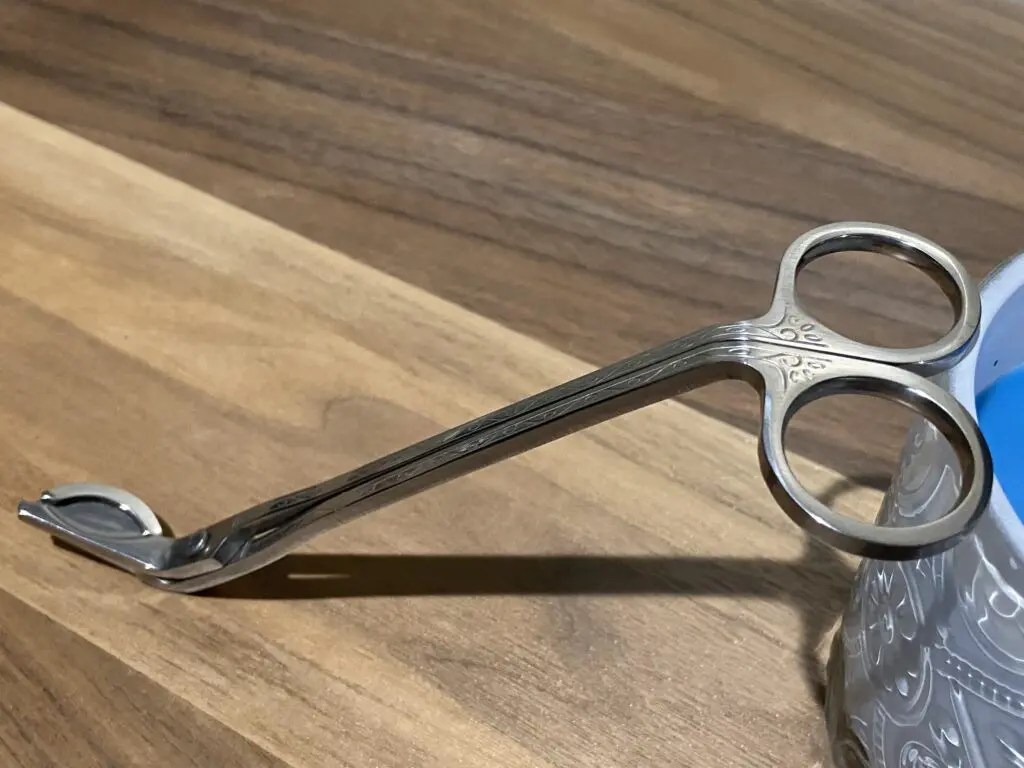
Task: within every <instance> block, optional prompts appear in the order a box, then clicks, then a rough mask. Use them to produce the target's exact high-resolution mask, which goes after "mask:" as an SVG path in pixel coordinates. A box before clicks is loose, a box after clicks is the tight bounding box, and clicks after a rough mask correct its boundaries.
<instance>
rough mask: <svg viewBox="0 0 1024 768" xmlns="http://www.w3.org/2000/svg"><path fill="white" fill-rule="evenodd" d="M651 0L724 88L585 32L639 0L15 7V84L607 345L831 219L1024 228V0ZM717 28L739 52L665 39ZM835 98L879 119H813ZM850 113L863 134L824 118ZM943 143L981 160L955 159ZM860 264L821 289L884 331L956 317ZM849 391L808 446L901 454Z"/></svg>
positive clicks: (662, 324)
mask: <svg viewBox="0 0 1024 768" xmlns="http://www.w3.org/2000/svg"><path fill="white" fill-rule="evenodd" d="M634 5H635V11H636V14H637V18H641V16H642V15H643V14H653V13H657V14H658V16H657V19H658V20H659V23H660V24H661V25H663V26H665V27H666V28H665V29H660V30H655V29H653V28H651V29H650V40H651V45H650V46H649V47H648V46H647V45H646V44H642V43H638V42H637V40H636V39H634V38H630V37H629V36H628V35H627V34H626V33H622V34H621V35H619V36H618V37H617V38H616V39H617V40H618V41H619V42H620V43H621V45H622V46H623V47H622V49H621V50H624V51H626V50H629V51H639V52H640V53H643V54H649V55H651V56H655V57H661V58H659V61H661V60H667V61H668V60H670V63H671V64H672V65H674V66H676V67H682V68H685V69H688V70H689V71H691V72H693V73H695V74H694V77H696V78H706V79H709V80H712V81H714V82H716V83H717V86H718V88H719V92H720V93H721V100H720V101H716V100H715V99H710V98H709V97H708V95H707V93H706V92H702V91H700V89H699V88H697V89H696V90H694V89H693V88H691V86H690V84H689V83H688V82H687V81H686V80H684V79H682V78H681V76H679V75H677V74H669V75H665V76H656V75H655V74H652V72H651V71H650V70H645V69H644V68H642V67H641V66H639V65H638V64H637V63H636V61H635V60H633V59H629V58H628V57H627V56H625V55H619V54H616V53H614V52H608V51H607V50H605V49H602V47H601V44H600V40H598V39H597V38H594V37H591V33H590V31H588V30H589V29H591V28H593V27H594V26H595V25H596V26H598V27H600V28H601V31H602V33H603V34H606V35H609V36H612V37H615V36H616V35H617V34H618V32H617V30H615V29H613V28H611V25H610V23H608V24H606V25H605V26H603V27H601V24H602V21H601V18H602V17H601V13H602V9H605V8H611V9H613V10H614V11H615V12H619V11H622V9H624V8H625V7H626V4H625V3H612V2H602V3H599V4H595V5H593V6H589V7H591V8H592V10H589V11H588V10H580V9H581V8H584V5H581V4H579V3H576V2H571V0H551V1H550V2H549V3H548V4H545V6H544V9H547V10H543V11H542V10H540V9H539V7H537V8H531V6H530V5H529V4H523V3H519V4H517V3H511V4H492V3H477V2H459V1H457V0H431V1H430V2H427V1H425V0H421V1H419V2H415V3H413V2H403V1H401V0H392V1H391V2H388V1H386V0H379V1H378V2H376V3H374V4H372V5H364V4H357V5H352V4H336V3H328V2H324V1H323V0H303V1H302V2H289V3H283V2H274V0H260V1H258V2H256V1H254V2H247V3H244V4H242V3H232V2H227V0H209V1H207V2H198V1H193V2H180V3H174V4H165V3H155V2H142V1H141V0H138V1H134V2H113V0H91V1H90V2H74V3H72V2H70V0H24V1H19V0H8V2H6V3H5V4H4V11H3V13H4V16H5V21H4V23H3V25H2V26H0V99H3V100H6V101H8V102H9V103H11V104H13V105H14V106H17V107H20V108H23V109H26V110H27V111H30V112H32V113H34V114H37V115H40V116H42V117H44V118H46V119H48V120H51V121H53V122H56V123H58V124H62V125H65V126H67V127H70V128H71V129H73V130H75V131H78V132H80V133H82V134H83V135H85V136H87V137H89V138H92V139H94V140H97V141H100V142H102V143H105V144H107V145H108V146H110V147H112V148H114V149H116V150H118V151H120V152H123V153H125V154H127V155H129V156H131V157H134V158H136V159H139V160H141V161H143V162H145V163H148V164H150V165H153V166H155V167H157V168H159V169H160V170H162V171H165V172H167V173H170V174H172V175H175V176H178V177H180V178H182V179H183V180H185V181H187V182H189V183H192V184H195V185H197V186H199V187H201V188H204V189H207V190H210V191H212V192H213V193H214V194H217V195H219V196H221V197H224V198H226V199H228V200H230V201H232V202H234V203H236V204H238V205H241V206H243V207H245V208H247V209H249V210H252V211H254V212H256V213H258V214H260V215H262V216H265V217H268V218H271V219H273V220H275V221H278V222H280V223H281V224H283V225H284V226H287V227H289V228H293V229H296V230H298V231H299V232H302V233H303V234H306V235H308V236H310V237H312V238H315V239H318V240H321V241H323V242H325V243H327V244H329V245H331V246H333V247H336V248H338V249H340V250H344V251H345V252H347V253H349V254H351V255H352V256H354V257H355V258H358V259H361V260H364V261H366V262H368V263H370V264H372V265H374V266H375V267H378V268H380V269H382V270H385V271H387V272H390V273H392V274H395V275H397V276H398V277H400V278H402V279H405V280H408V281H410V282H413V283H416V284H419V285H421V286H423V287H425V288H426V289H428V290H430V291H433V292H435V293H437V294H439V295H441V296H443V297H445V298H447V299H450V300H452V301H455V302H457V303H460V304H462V305H464V306H466V307H468V308H470V309H473V310H474V311H477V312H480V313H482V314H485V315H489V316H492V317H494V318H495V319H498V320H500V321H502V322H504V323H506V324H508V325H509V326H511V327H514V328H516V329H517V330H520V331H522V332H524V333H527V334H531V335H534V336H536V337H539V338H541V339H543V340H545V341H547V342H549V343H551V344H553V345H555V346H557V347H560V348H563V349H566V350H567V351H570V352H571V353H573V354H575V355H578V356H581V357H583V358H585V359H587V360H588V361H589V362H592V363H593V364H594V365H595V366H599V365H604V364H607V363H609V362H611V361H613V360H615V359H617V358H621V357H624V356H626V355H630V354H634V353H636V352H638V351H640V350H642V349H644V348H646V347H649V346H652V345H654V344H658V343H661V342H663V341H665V340H666V339H669V338H672V337H674V336H678V335H682V334H684V333H687V332H689V331H691V330H694V329H696V328H699V327H702V326H705V325H708V324H711V323H716V322H723V321H728V320H738V319H742V318H746V317H750V316H754V315H756V314H759V313H760V312H761V311H762V310H763V309H764V307H765V306H766V305H767V301H768V299H769V297H770V290H771V285H772V282H773V279H774V268H775V265H776V263H777V259H778V257H779V255H780V254H781V251H782V250H783V249H784V248H785V246H786V245H787V244H788V243H789V241H790V240H791V239H792V238H793V237H794V236H796V235H798V234H799V233H800V232H802V231H804V230H805V229H807V228H809V227H811V226H814V225H816V224H818V223H823V222H825V221H830V220H836V219H847V218H857V219H869V220H876V221H883V222H886V223H891V224H895V225H898V226H903V227H906V228H908V229H912V230H915V231H918V232H920V233H921V234H924V235H926V236H928V237H932V238H934V239H936V240H938V241H939V242H940V243H941V244H943V245H944V246H946V247H948V248H950V249H951V250H952V251H953V252H954V253H955V254H956V255H957V256H959V257H960V258H962V259H963V260H964V261H965V263H966V264H967V265H968V267H969V269H970V271H971V272H972V274H974V275H975V276H976V277H978V278H980V277H982V276H983V275H985V274H986V273H987V272H988V271H989V270H990V269H991V268H992V267H993V266H995V264H996V263H997V262H998V261H1000V260H1002V259H1004V258H1006V257H1007V256H1009V255H1011V254H1012V253H1014V252H1015V251H1016V250H1018V249H1019V248H1021V246H1022V245H1024V231H1022V226H1021V225H1022V215H1021V211H1022V209H1024V193H1021V194H1018V193H1017V192H1016V191H1014V189H1016V188H1011V187H1008V186H1007V184H1008V183H1009V182H1006V181H1005V179H1003V180H993V181H992V183H991V184H987V183H986V181H985V176H984V174H985V170H984V169H985V168H986V165H985V164H993V163H995V164H998V165H999V166H1000V167H1001V168H1002V170H1003V171H1005V172H1007V173H1008V174H1011V175H1012V174H1013V173H1016V172H1018V171H1019V170H1020V168H1019V164H1020V158H1021V151H1020V150H1019V146H1018V142H1017V141H1016V140H1015V139H1014V138H1013V136H1014V135H1015V132H1016V131H1019V126H1020V123H1021V121H1022V120H1024V115H1022V107H1024V96H1021V95H1020V91H1019V89H1018V88H1016V86H1015V82H1016V74H1019V72H1018V70H1019V69H1021V66H1022V62H1021V57H1020V56H1019V54H1018V53H1017V51H1018V50H1019V44H1020V39H1021V38H1022V37H1024V10H1021V9H1019V8H1017V7H1015V6H1013V5H1012V4H1009V3H1002V2H986V3H984V4H982V5H981V6H978V5H977V4H973V3H958V2H953V0H935V1H934V2H928V3H918V4H914V5H909V6H905V7H904V6H902V5H901V6H890V5H885V6H883V5H880V4H877V3H871V2H861V3H856V4H852V5H849V4H845V3H789V2H782V1H781V0H779V1H776V2H772V3H767V4H759V5H757V6H756V7H752V6H750V5H749V4H746V3H743V4H738V3H719V2H700V3H690V2H686V3H684V2H679V1H678V0H658V2H646V3H645V2H637V3H635V4H634ZM972 9H973V10H972ZM548 10H550V11H551V13H561V14H562V16H561V20H562V24H561V28H560V29H556V28H555V27H554V26H553V25H552V23H551V21H550V19H551V18H552V16H551V15H550V14H549V13H548ZM622 12H626V11H622ZM652 18H654V17H653V16H652ZM638 23H641V22H638ZM698 28H699V29H705V30H707V31H708V33H709V34H715V35H721V36H723V38H725V39H728V40H729V41H730V42H731V43H735V44H736V45H737V46H739V47H740V48H739V49H738V50H740V51H741V53H740V54H736V55H737V56H741V58H739V59H728V58H727V57H728V56H729V55H731V54H729V53H728V52H724V53H722V54H720V55H721V61H717V60H713V59H710V58H703V59H702V58H699V57H700V56H703V55H704V54H701V53H699V52H698V53H689V52H688V51H687V50H686V49H685V46H683V47H680V49H679V50H675V51H670V52H669V53H668V54H666V53H664V52H663V50H662V49H661V48H660V47H659V46H660V43H658V40H660V39H661V38H660V37H659V35H660V36H662V37H663V36H664V35H666V34H676V33H678V34H679V35H683V34H685V33H689V32H692V31H693V30H695V29H698ZM567 30H568V31H567ZM577 31H578V33H577ZM666 57H668V58H666ZM947 57H952V61H946V60H945V59H946V58H947ZM737 62H738V63H737ZM766 62H767V63H766ZM758 68H767V70H769V71H768V74H769V75H778V76H779V78H781V79H780V80H778V82H781V83H784V84H785V83H789V82H790V80H786V78H790V79H792V78H805V79H806V81H807V82H809V83H811V85H810V86H809V90H808V89H804V90H800V89H799V88H796V87H795V86H794V88H793V89H792V90H780V91H779V92H778V93H777V94H773V97H774V98H775V99H776V101H777V102H778V103H780V104H782V103H785V104H787V105H788V106H787V109H789V110H792V112H793V114H799V113H800V112H801V111H804V112H807V113H808V115H809V116H808V118H807V120H806V129H804V128H799V129H793V128H786V127H780V126H779V125H778V124H777V123H776V122H773V120H772V119H771V118H766V117H764V115H763V114H762V112H760V111H759V109H758V106H757V105H756V104H750V105H749V107H748V105H746V104H745V103H736V102H735V101H734V99H733V94H734V93H739V92H741V91H739V90H737V89H741V88H743V87H744V83H745V80H744V78H747V77H750V76H752V73H755V72H757V71H758ZM830 106H839V107H843V108H857V109H861V110H862V116H863V120H864V121H865V123H863V124H857V123H855V124H850V125H840V124H836V123H830V122H829V119H828V118H827V117H820V116H817V115H815V114H814V113H815V111H816V110H820V109H822V108H825V107H830ZM869 122H870V124H871V125H868V126H867V127H868V128H870V127H871V126H873V125H875V124H876V123H878V124H884V125H885V126H887V127H888V128H891V129H893V130H899V131H902V132H904V133H905V134H909V135H911V136H912V137H914V139H915V140H918V139H919V146H920V150H919V151H920V157H914V158H910V159H908V161H907V163H906V164H903V166H902V167H897V166H896V165H894V164H893V163H892V162H891V161H890V160H891V158H890V157H889V155H887V154H886V151H887V150H886V148H885V147H884V146H882V145H880V144H879V145H877V146H876V145H875V144H873V143H872V142H876V141H881V139H874V138H872V136H874V134H872V133H871V131H870V130H862V129H863V128H864V127H865V125H867V123H869ZM801 125H802V124H801ZM840 129H841V131H840ZM837 132H841V133H842V135H844V136H845V138H844V139H843V141H842V143H843V144H844V145H847V144H848V145H849V146H850V147H851V149H850V150H849V151H846V150H844V149H843V148H840V147H839V146H833V145H832V144H835V142H834V141H831V142H830V141H828V140H825V139H823V136H824V135H826V134H828V133H832V134H835V133H837ZM915 146H916V145H915ZM937 147H938V149H937ZM876 149H877V152H876V151H875V150H876ZM947 151H948V152H952V153H956V156H957V157H958V158H959V159H960V161H962V162H963V163H966V164H971V163H974V162H975V161H976V162H977V166H976V167H977V174H976V175H974V176H972V177H971V178H967V177H964V176H963V175H962V174H960V173H959V171H957V170H955V169H953V170H950V171H948V172H944V171H942V170H941V168H942V167H943V165H942V164H943V163H944V162H945V160H944V157H945V155H942V154H940V152H947ZM910 166H912V167H910ZM971 167H972V168H973V167H974V166H971ZM1008 189H1009V190H1010V191H1007V190H1008ZM1020 189H1021V190H1024V184H1022V185H1021V187H1020ZM858 268H859V269H861V270H862V271H855V270H854V268H853V266H852V265H849V264H846V263H842V264H835V265H832V267H831V268H830V269H829V270H828V273H827V279H826V278H825V277H824V276H822V275H818V274H813V275H810V276H809V279H808V280H807V281H805V282H806V285H802V286H801V287H802V288H805V289H806V291H807V293H808V295H809V296H810V297H811V303H812V305H814V306H815V307H824V308H826V309H827V311H828V313H829V319H833V318H838V319H840V320H843V321H847V327H849V324H851V323H853V324H855V325H856V327H858V328H860V329H861V334H860V338H863V339H867V340H870V341H874V342H878V343H881V342H887V343H893V344H900V345H901V344H909V343H919V342H920V341H923V340H925V339H926V338H927V337H928V336H929V335H932V336H933V335H934V334H930V333H929V332H928V331H929V329H931V328H934V327H935V325H936V323H937V322H940V321H941V320H942V315H941V311H940V310H941V301H942V300H941V298H940V297H939V296H938V294H937V292H935V293H931V292H928V291H925V290H924V289H923V288H921V287H920V284H919V283H918V282H915V281H912V280H910V279H905V278H903V277H901V275H905V274H906V272H905V271H894V270H890V269H889V268H888V267H887V266H884V265H882V266H879V265H877V264H875V263H871V264H868V265H859V266H858ZM822 272H823V274H824V272H825V270H822ZM686 399H687V401H688V402H690V403H692V404H694V405H695V406H697V407H699V408H701V409H703V410H705V411H707V412H710V413H713V414H715V415H716V416H718V417H720V418H722V419H725V420H728V421H730V422H731V423H734V424H739V425H741V426H743V427H744V428H747V429H751V430H752V429H755V428H756V423H757V422H756V419H755V418H754V417H755V411H756V409H757V407H758V406H757V403H756V401H755V400H754V399H752V398H750V397H749V396H747V395H746V394H742V393H740V392H739V391H738V390H736V389H735V388H733V387H732V386H731V385H725V386H716V387H713V388H710V389H705V390H701V391H699V392H695V393H692V394H690V395H687V397H686ZM832 405H833V404H832V403H829V406H830V407H829V408H828V409H825V408H815V409H812V410H814V413H811V414H809V415H808V417H807V418H806V419H803V418H802V417H801V419H800V420H798V422H797V423H796V424H795V425H794V430H795V434H794V439H793V447H794V448H795V449H797V450H800V451H802V452H805V453H808V454H811V455H813V456H814V457H815V458H816V459H818V460H820V461H823V462H825V463H829V464H832V465H833V466H837V467H839V468H841V469H843V470H844V471H847V472H849V473H857V474H877V473H879V472H883V473H884V472H888V471H890V470H891V468H892V464H891V461H892V458H893V453H894V451H895V449H896V446H898V444H899V443H900V441H901V438H902V434H903V430H904V428H905V424H906V422H905V420H902V421H901V420H899V419H896V420H893V419H892V411H891V409H887V408H886V409H880V408H873V407H867V408H865V406H864V405H863V404H860V403H858V404H856V406H854V405H850V404H846V403H835V404H834V407H831V406H832ZM855 408H856V409H855ZM826 410H827V411H828V412H827V413H826V412H825V411H826ZM850 425H852V426H850ZM844 431H845V434H844Z"/></svg>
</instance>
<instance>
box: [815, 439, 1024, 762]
mask: <svg viewBox="0 0 1024 768" xmlns="http://www.w3.org/2000/svg"><path fill="white" fill-rule="evenodd" d="M958 466H959V465H958V463H957V462H956V460H955V457H954V455H953V452H952V449H951V448H950V447H949V444H948V443H947V442H946V441H945V440H944V439H943V438H942V437H941V436H939V435H938V433H937V431H936V430H934V428H933V427H931V425H930V424H929V423H928V422H924V421H922V422H921V423H919V424H917V425H915V428H914V429H913V430H912V431H911V433H910V435H909V436H908V439H907V443H906V445H905V447H904V454H903V456H902V460H901V463H900V467H899V470H898V472H897V474H896V476H895V477H894V479H893V483H892V486H891V487H890V489H889V492H888V493H887V495H886V499H885V501H884V502H883V505H882V508H881V510H880V511H879V516H878V517H879V521H880V522H883V523H886V524H889V525H897V526H899V525H914V524H919V523H920V522H922V521H925V520H931V519H935V518H937V517H940V516H941V515H943V514H945V513H946V511H948V509H949V508H950V507H951V505H952V503H953V500H954V499H955V498H956V496H957V494H958V493H959V484H960V477H959V469H958ZM954 585H955V586H954ZM1021 594H1024V578H1022V569H1021V567H1020V565H1019V564H1018V563H1017V561H1016V558H1015V556H1014V555H1013V554H1012V553H1011V552H1010V551H1009V548H1008V546H1007V545H1006V543H1005V541H1004V540H1003V538H1002V534H1001V532H1000V531H999V530H998V528H997V526H996V525H995V523H994V522H993V521H992V520H991V519H987V518H983V520H982V522H981V523H979V525H978V527H977V528H976V529H975V532H974V533H973V534H972V535H971V536H969V537H968V538H967V539H966V540H965V541H964V542H963V543H962V544H961V545H959V546H957V547H956V548H954V549H953V550H952V551H951V552H949V553H946V554H944V555H938V556H933V557H928V558H924V559H921V560H916V561H910V562H904V563H888V562H879V561H871V560H866V561H864V562H862V564H861V567H860V569H859V570H858V573H857V577H856V580H855V584H854V588H853V593H852V598H851V601H850V605H849V607H848V609H847V612H846V615H845V616H844V619H843V627H842V631H841V634H840V637H841V639H842V640H841V642H838V643H837V644H836V645H835V646H834V651H833V653H835V654H842V656H843V657H845V663H842V664H832V663H830V665H829V670H830V674H833V670H837V669H841V670H844V671H843V672H842V676H841V677H842V679H832V678H830V680H829V687H830V688H832V687H833V686H835V687H838V688H841V689H842V693H841V695H840V694H837V695H830V696H829V697H828V700H827V701H828V704H827V706H828V707H829V710H830V711H829V712H828V718H829V720H830V721H833V722H839V721H841V722H843V723H845V728H844V729H843V732H844V733H846V734H852V736H847V737H846V738H856V739H858V740H859V741H860V742H861V746H862V747H863V749H861V750H851V749H850V748H849V745H841V744H839V743H837V744H836V745H833V760H834V762H835V764H836V765H837V767H838V768H891V767H892V766H898V767H899V768H996V766H998V767H999V768H1004V767H1006V766H1009V767H1010V768H1024V601H1022V600H1021Z"/></svg>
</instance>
